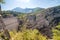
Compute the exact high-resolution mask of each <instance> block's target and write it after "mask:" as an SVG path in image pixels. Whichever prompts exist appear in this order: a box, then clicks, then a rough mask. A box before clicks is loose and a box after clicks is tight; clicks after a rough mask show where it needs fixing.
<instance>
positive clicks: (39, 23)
mask: <svg viewBox="0 0 60 40" xmlns="http://www.w3.org/2000/svg"><path fill="white" fill-rule="evenodd" d="M27 20H28V22H26V23H27V24H26V25H27V26H26V27H27V28H29V29H30V28H32V29H38V30H39V31H40V32H41V33H42V34H43V35H46V36H47V37H48V38H52V36H53V35H52V27H54V26H56V25H57V24H58V22H60V6H56V7H52V8H48V9H45V10H43V11H41V12H37V14H36V15H29V16H27Z"/></svg>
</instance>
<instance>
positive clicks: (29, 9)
mask: <svg viewBox="0 0 60 40" xmlns="http://www.w3.org/2000/svg"><path fill="white" fill-rule="evenodd" d="M42 9H43V8H39V7H37V8H25V9H23V8H20V7H16V8H14V9H12V11H16V12H22V13H31V12H34V11H36V10H42Z"/></svg>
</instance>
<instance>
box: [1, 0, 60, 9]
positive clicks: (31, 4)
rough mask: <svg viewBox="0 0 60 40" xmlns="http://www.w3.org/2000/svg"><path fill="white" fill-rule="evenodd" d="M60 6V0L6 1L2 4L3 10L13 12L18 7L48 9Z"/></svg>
mask: <svg viewBox="0 0 60 40" xmlns="http://www.w3.org/2000/svg"><path fill="white" fill-rule="evenodd" d="M57 5H60V0H5V4H2V9H3V10H11V9H13V8H16V7H21V8H35V7H41V8H48V7H53V6H57Z"/></svg>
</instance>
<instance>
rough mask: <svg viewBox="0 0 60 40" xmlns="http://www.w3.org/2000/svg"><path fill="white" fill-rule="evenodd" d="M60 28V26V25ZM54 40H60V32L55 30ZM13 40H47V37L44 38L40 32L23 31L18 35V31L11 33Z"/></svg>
mask: <svg viewBox="0 0 60 40" xmlns="http://www.w3.org/2000/svg"><path fill="white" fill-rule="evenodd" d="M58 26H59V25H58ZM59 27H60V26H59ZM52 31H53V35H54V36H53V40H60V31H59V30H56V29H53V30H52ZM10 35H11V39H10V40H47V39H46V36H43V35H42V34H41V33H40V32H39V31H38V30H36V29H34V30H31V29H30V30H29V29H25V28H24V29H22V31H19V32H18V33H17V32H16V31H13V32H10Z"/></svg>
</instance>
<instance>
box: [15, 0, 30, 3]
mask: <svg viewBox="0 0 60 40" xmlns="http://www.w3.org/2000/svg"><path fill="white" fill-rule="evenodd" d="M16 1H17V2H24V3H28V2H30V0H16Z"/></svg>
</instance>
